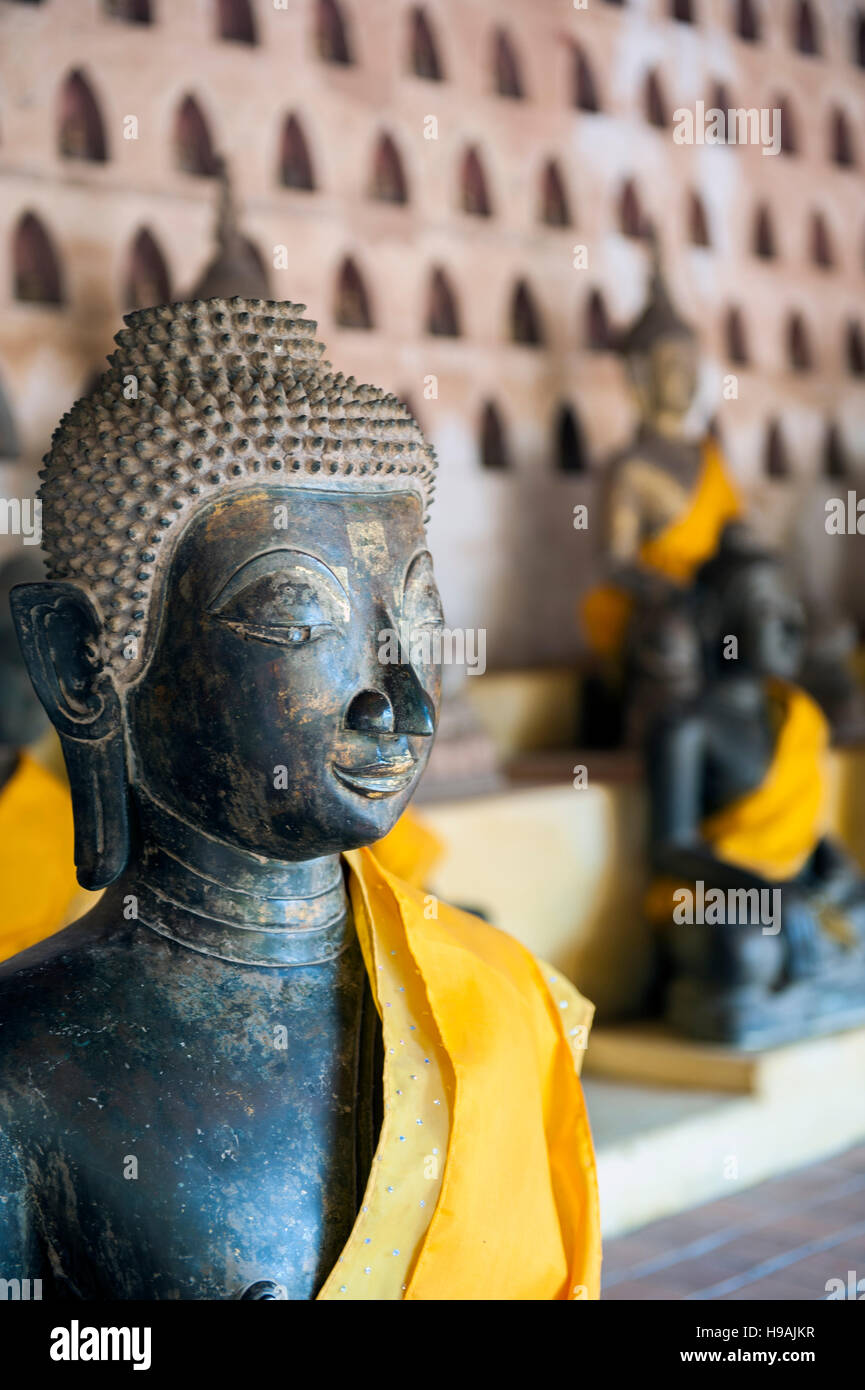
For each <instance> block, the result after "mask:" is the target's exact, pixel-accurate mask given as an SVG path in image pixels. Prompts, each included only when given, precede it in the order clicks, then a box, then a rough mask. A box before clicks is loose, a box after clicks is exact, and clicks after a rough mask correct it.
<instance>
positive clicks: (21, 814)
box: [0, 753, 91, 960]
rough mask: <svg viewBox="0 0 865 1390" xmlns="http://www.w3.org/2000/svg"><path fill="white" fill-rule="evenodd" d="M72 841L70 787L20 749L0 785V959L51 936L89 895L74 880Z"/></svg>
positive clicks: (68, 920)
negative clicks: (9, 773)
mask: <svg viewBox="0 0 865 1390" xmlns="http://www.w3.org/2000/svg"><path fill="white" fill-rule="evenodd" d="M73 846H74V827H73V822H72V804H71V802H70V800H69V792H68V791H67V789H66V788H65V787H64V786H63V784H62V783H61V782H59V781H58V780H57V778H56V777H55V776H54V775H53V774H52V773H50V772H47V771H46V770H45V768H44V767H42V766H41V764H40V763H38V762H36V761H35V759H34V758H31V757H30V755H29V754H28V753H22V754H21V757H20V758H19V761H18V766H17V767H16V769H15V771H14V772H13V774H12V776H11V777H10V778H9V781H8V782H7V783H6V785H5V786H4V787H3V788H2V790H0V960H8V958H9V957H10V956H15V955H17V954H18V952H19V951H26V950H27V948H28V946H35V944H36V942H37V941H41V940H42V939H43V938H44V937H46V936H52V935H53V933H54V932H56V931H59V930H60V928H61V927H64V926H66V925H67V923H69V922H71V921H73V920H74V918H75V917H77V916H78V915H79V909H82V910H83V906H84V903H85V901H86V899H87V898H88V897H90V896H91V895H89V894H84V892H83V890H82V889H81V888H79V886H78V880H77V879H76V877H75V864H74V861H73ZM88 905H89V904H88Z"/></svg>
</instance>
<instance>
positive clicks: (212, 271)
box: [189, 155, 270, 299]
mask: <svg viewBox="0 0 865 1390" xmlns="http://www.w3.org/2000/svg"><path fill="white" fill-rule="evenodd" d="M214 170H215V173H216V176H217V178H218V180H219V200H218V203H217V208H216V228H215V241H216V248H215V250H214V253H213V255H212V257H211V259H210V260H209V261H208V263H207V265H206V266H205V268H204V270H203V272H202V274H201V275H200V277H199V279H198V281H197V282H196V284H195V286H194V287H193V289H192V290H191V292H190V296H189V297H190V299H233V298H234V297H235V296H240V298H242V299H267V298H268V296H269V295H270V286H269V284H268V280H267V273H266V271H265V269H264V265H263V264H262V261H261V257H260V256H259V254H258V251H257V250H256V248H255V246H254V245H253V244H252V242H251V241H250V240H249V238H248V237H247V236H245V235H244V233H243V230H242V228H241V225H240V214H239V212H238V210H237V203H236V200H235V197H234V188H233V185H232V182H231V174H230V171H229V168H228V163H227V161H226V159H225V157H224V156H223V155H216V156H215V158H214Z"/></svg>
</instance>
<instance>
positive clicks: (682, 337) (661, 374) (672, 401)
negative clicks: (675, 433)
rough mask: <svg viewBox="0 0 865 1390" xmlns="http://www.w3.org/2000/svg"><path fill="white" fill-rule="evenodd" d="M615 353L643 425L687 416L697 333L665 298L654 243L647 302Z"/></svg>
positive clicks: (694, 383)
mask: <svg viewBox="0 0 865 1390" xmlns="http://www.w3.org/2000/svg"><path fill="white" fill-rule="evenodd" d="M619 350H620V351H621V352H622V354H623V355H624V357H625V359H626V361H627V364H628V369H629V371H630V374H631V380H632V382H633V385H634V390H635V393H636V396H637V400H638V404H639V409H640V413H641V415H642V417H643V419H644V420H645V421H647V422H648V423H650V424H658V423H664V424H666V425H669V424H671V423H675V422H676V421H678V420H680V419H682V418H683V417H684V416H685V415H687V413H688V411H689V410H690V408H691V405H692V404H693V401H694V397H695V395H696V392H697V363H698V341H697V335H696V333H695V332H694V330H693V328H692V327H691V325H690V324H688V323H686V322H685V321H684V319H682V318H681V317H680V316H679V314H678V312H677V310H676V307H675V305H674V304H673V302H672V299H671V298H670V293H669V290H668V289H667V283H666V280H665V279H664V276H663V273H662V271H661V264H660V255H659V250H658V243H657V240H656V239H653V251H652V272H651V278H650V282H649V293H648V298H647V302H646V305H645V308H644V309H643V311H642V313H641V314H640V316H639V317H638V318H637V319H636V321H635V322H634V323H633V324H631V326H630V328H629V329H628V330H627V331H626V332H625V333H624V334H623V335H622V336H621V337H620V339H619Z"/></svg>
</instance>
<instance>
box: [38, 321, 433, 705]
mask: <svg viewBox="0 0 865 1390" xmlns="http://www.w3.org/2000/svg"><path fill="white" fill-rule="evenodd" d="M304 309H305V306H304V305H303V304H289V303H272V302H270V301H267V300H262V299H231V300H221V299H207V300H202V299H197V300H193V301H191V302H189V303H184V304H166V305H160V306H159V307H157V308H153V309H141V310H138V311H137V312H135V313H132V314H128V315H127V316H126V318H125V319H124V323H125V324H126V325H127V327H126V328H125V329H123V330H122V331H121V332H120V333H118V334H117V337H116V338H115V342H116V343H117V351H116V352H114V353H112V355H111V356H110V357H109V359H108V361H109V368H108V370H107V371H106V372H105V373H104V374H103V375H102V376H101V377H100V378H99V381H98V382H97V383H96V386H95V387H94V389H93V391H92V392H91V394H90V395H89V396H84V397H82V399H81V400H79V401H77V402H76V403H75V405H74V406H73V407H72V409H71V410H70V411H69V412H68V413H67V414H66V415H65V416H64V417H63V419H62V420H61V421H60V424H59V425H58V427H57V429H56V430H55V432H54V435H53V438H52V441H51V450H50V452H49V453H48V454H46V456H45V459H44V460H43V462H44V464H45V468H44V469H43V471H42V472H41V474H40V477H41V478H42V479H43V482H42V486H41V488H40V497H41V498H42V536H43V546H44V549H45V552H46V555H47V558H48V574H49V577H50V578H52V579H63V580H67V581H71V582H73V583H76V584H80V585H81V586H82V588H84V589H86V590H87V591H88V593H89V594H90V596H91V598H92V599H94V600H95V602H96V604H97V605H98V608H99V610H100V612H101V615H102V618H103V620H104V624H105V650H104V651H103V653H102V655H103V659H104V660H105V661H106V662H107V663H108V664H109V665H110V667H111V668H112V670H113V671H114V673H115V674H116V675H117V676H118V677H119V678H120V679H121V680H123V681H126V680H130V679H131V678H132V676H133V675H134V674H135V673H136V672H137V671H138V669H140V667H141V664H142V661H143V659H144V656H145V645H146V643H145V640H144V638H145V626H146V623H147V618H148V609H149V604H150V599H151V596H152V591H153V587H154V584H155V582H156V569H157V562H158V567H159V569H160V571H161V572H163V573H164V570H165V567H166V566H165V561H166V558H167V557H166V552H167V550H170V549H171V548H172V546H173V543H174V542H175V541H176V539H177V537H178V536H179V534H180V533H181V532H182V530H183V528H184V524H185V523H186V522H187V521H189V519H190V517H191V516H192V514H193V513H194V512H195V510H196V509H197V508H198V507H200V506H201V505H202V503H204V502H206V501H208V500H209V499H210V498H211V497H213V496H214V495H215V494H219V493H223V492H225V491H228V490H230V489H232V488H243V487H246V488H249V487H251V486H254V485H255V484H256V483H258V484H263V483H266V482H268V481H269V482H271V483H273V482H280V483H288V484H291V485H292V486H295V485H297V486H307V487H316V488H328V489H329V488H334V489H336V490H339V491H346V490H352V491H355V490H356V491H371V490H378V489H388V490H391V489H396V490H401V491H405V490H406V489H407V488H414V489H415V490H416V491H417V492H418V493H419V494H420V496H421V499H422V501H423V504H424V513H425V515H426V514H427V512H428V509H429V505H430V503H431V501H432V496H433V492H434V472H435V467H436V457H435V453H434V451H433V449H432V448H430V446H429V445H428V444H427V443H426V442H425V440H424V437H423V435H422V434H421V431H420V428H419V426H418V425H417V423H416V422H415V420H413V419H412V417H411V415H410V414H409V413H408V411H407V410H406V408H405V406H404V405H402V404H401V402H400V401H399V400H398V399H397V397H396V396H393V395H386V394H385V392H383V391H381V390H379V389H378V388H377V387H375V386H362V385H360V384H358V382H356V381H355V379H354V377H345V376H343V375H342V373H334V372H333V371H332V369H331V366H330V363H329V362H324V361H323V360H322V354H323V352H324V347H323V344H321V343H319V342H316V339H315V331H316V327H317V325H316V324H315V323H314V322H313V321H312V320H310V319H305V318H303V317H302V315H303V312H304Z"/></svg>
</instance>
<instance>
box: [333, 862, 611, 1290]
mask: <svg viewBox="0 0 865 1390" xmlns="http://www.w3.org/2000/svg"><path fill="white" fill-rule="evenodd" d="M345 859H346V862H347V864H348V866H349V889H350V893H351V901H352V907H353V910H354V920H355V927H356V930H357V933H358V938H359V940H360V943H361V947H362V950H363V954H364V960H365V962H366V967H367V971H368V974H369V979H370V982H371V985H372V989H373V996H374V998H375V1002H376V1006H377V1008H378V1010H379V1013H380V1015H381V1020H382V1031H383V1039H384V1063H385V1067H384V1098H385V1113H384V1122H383V1125H382V1131H381V1135H380V1138H379V1144H378V1149H377V1151H376V1155H375V1158H374V1160H373V1164H372V1171H371V1174H370V1178H369V1182H368V1184H367V1189H366V1192H365V1194H364V1199H363V1203H362V1206H361V1210H360V1213H359V1214H358V1217H357V1220H356V1222H355V1225H354V1228H353V1230H352V1232H351V1235H350V1237H349V1239H348V1241H347V1243H346V1246H345V1248H344V1250H343V1253H342V1255H341V1256H340V1258H339V1260H338V1262H337V1264H336V1266H335V1267H334V1269H333V1271H332V1272H331V1274H330V1276H329V1278H328V1279H327V1281H326V1283H325V1285H324V1287H323V1289H322V1291H321V1293H320V1294H319V1298H321V1299H326V1300H331V1299H335V1300H339V1299H349V1300H351V1299H370V1300H371V1299H410V1300H417V1299H424V1300H426V1299H436V1300H439V1299H503V1300H574V1299H583V1298H597V1297H598V1293H599V1284H600V1260H601V1250H600V1222H599V1213H598V1191H597V1180H596V1174H595V1162H594V1153H593V1148H592V1138H591V1133H590V1130H589V1123H588V1118H587V1115H586V1108H585V1102H584V1100H583V1094H582V1089H581V1086H580V1081H579V1077H578V1075H577V1072H578V1069H579V1063H580V1060H581V1058H582V1054H583V1052H584V1050H585V1045H586V1038H587V1035H588V1029H589V1025H590V1022H591V1016H592V1006H591V1005H590V1004H589V1003H588V1002H587V1001H586V1000H585V999H583V998H582V996H581V995H579V994H578V993H577V991H576V990H575V989H574V987H573V986H572V985H571V984H569V983H568V982H567V981H566V980H564V978H563V977H562V976H560V975H558V974H557V973H556V972H555V971H553V970H552V969H551V968H550V967H548V966H544V965H542V964H541V963H540V962H538V961H536V960H535V959H534V957H533V956H532V955H531V953H530V952H529V951H527V950H526V949H525V947H523V946H521V945H519V943H518V942H516V941H514V940H513V939H512V938H510V937H508V936H505V935H504V934H503V933H501V932H499V931H497V930H495V928H493V927H491V926H489V925H488V924H487V923H486V922H482V921H480V920H479V919H478V918H476V917H473V916H471V915H470V914H468V913H464V912H461V911H459V910H458V909H456V908H451V907H448V906H446V904H444V903H439V902H437V901H436V900H435V899H431V897H430V895H429V894H427V895H424V894H423V893H421V892H420V890H419V889H417V888H413V887H411V886H410V885H409V884H406V883H405V882H403V881H401V880H400V879H398V878H396V877H395V875H393V874H391V873H389V872H388V870H387V869H386V868H384V866H383V864H382V863H381V862H380V861H379V860H378V859H377V858H376V853H375V849H361V850H353V851H352V852H351V853H349V854H347V855H345Z"/></svg>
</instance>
